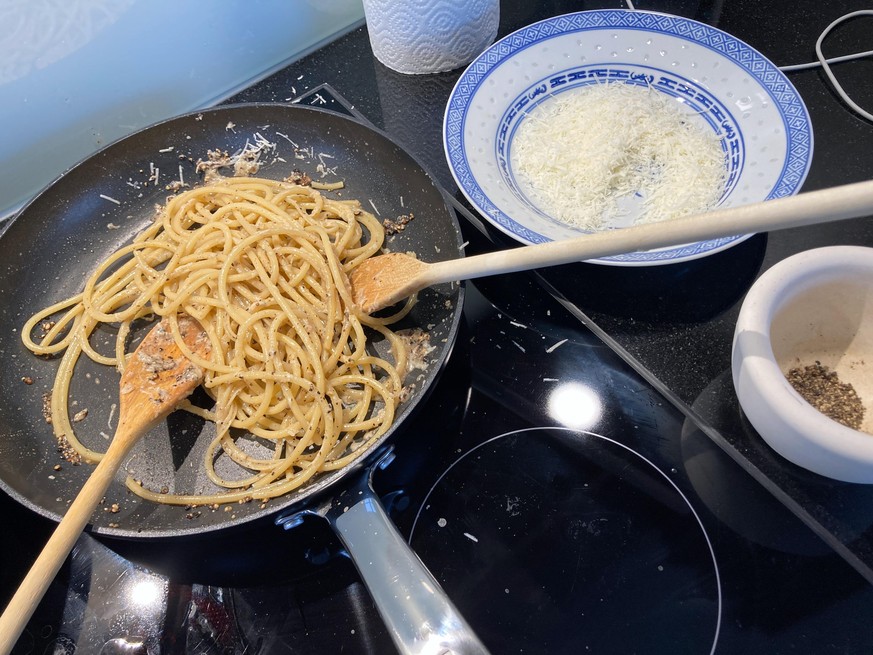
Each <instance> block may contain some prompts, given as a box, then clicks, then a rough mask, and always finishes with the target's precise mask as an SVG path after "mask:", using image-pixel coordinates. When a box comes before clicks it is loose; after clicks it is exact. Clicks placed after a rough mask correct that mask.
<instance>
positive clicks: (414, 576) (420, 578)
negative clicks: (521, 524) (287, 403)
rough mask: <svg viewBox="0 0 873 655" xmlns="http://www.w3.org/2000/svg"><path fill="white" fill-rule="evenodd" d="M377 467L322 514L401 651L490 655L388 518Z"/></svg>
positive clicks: (430, 654)
mask: <svg viewBox="0 0 873 655" xmlns="http://www.w3.org/2000/svg"><path fill="white" fill-rule="evenodd" d="M389 457H390V455H389ZM384 461H385V460H384V459H383V462H384ZM386 463H387V462H386ZM373 468H374V467H371V468H370V469H369V470H365V471H364V472H363V474H362V475H358V476H357V477H358V481H357V483H355V484H351V485H349V486H347V487H346V488H345V489H344V490H343V492H341V493H340V494H339V495H338V496H336V497H335V498H333V500H332V502H331V503H330V508H329V509H327V511H326V512H325V511H323V510H322V511H321V512H318V513H319V514H321V515H322V516H324V517H325V518H327V520H328V522H329V523H330V525H331V527H332V528H333V529H334V531H335V532H336V534H337V535H338V536H339V538H340V540H341V541H342V542H343V544H344V545H345V547H346V550H347V551H348V553H349V555H350V556H351V558H352V561H353V562H354V563H355V566H356V567H357V569H358V571H359V572H360V574H361V577H362V578H363V581H364V584H365V585H366V586H367V589H368V590H369V592H370V595H371V596H372V597H373V600H374V601H375V603H376V607H377V608H378V610H379V614H380V615H381V616H382V620H383V621H385V624H386V625H387V626H388V631H389V633H390V634H391V638H392V639H393V640H394V645H395V646H396V647H397V649H398V652H399V653H400V654H401V655H488V650H487V649H486V648H485V646H484V645H483V644H482V642H481V641H480V640H479V638H478V637H477V636H476V635H475V633H474V632H473V630H472V629H471V628H470V626H469V625H468V624H467V622H466V621H465V620H464V618H463V617H462V616H461V614H460V612H458V610H457V609H456V608H455V606H454V605H453V604H452V602H451V601H450V600H449V598H448V597H447V596H446V594H445V592H444V591H443V589H442V587H440V585H439V583H438V582H437V581H436V579H435V578H434V577H433V575H431V573H430V571H428V570H427V568H425V566H424V564H423V563H422V561H421V560H420V559H419V558H418V556H417V555H416V554H415V553H414V552H413V551H412V549H411V548H410V547H409V546H408V545H407V543H406V541H405V540H404V539H403V536H402V535H401V534H400V531H399V530H398V529H397V528H396V527H395V526H394V524H393V523H392V521H391V519H390V518H389V517H388V514H387V512H386V511H385V509H384V507H382V503H381V502H380V501H379V497H378V496H377V495H376V493H375V492H374V491H373V488H372V486H371V483H370V478H371V472H372V470H373Z"/></svg>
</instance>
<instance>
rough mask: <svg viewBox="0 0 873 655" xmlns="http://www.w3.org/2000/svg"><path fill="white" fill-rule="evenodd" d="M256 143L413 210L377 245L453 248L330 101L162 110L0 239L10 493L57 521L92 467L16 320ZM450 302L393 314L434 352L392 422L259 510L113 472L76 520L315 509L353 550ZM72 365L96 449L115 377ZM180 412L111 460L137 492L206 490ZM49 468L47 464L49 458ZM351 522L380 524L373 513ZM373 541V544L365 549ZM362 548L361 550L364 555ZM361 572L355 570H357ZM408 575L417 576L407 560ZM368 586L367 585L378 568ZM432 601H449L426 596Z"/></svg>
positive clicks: (425, 194) (448, 296)
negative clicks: (148, 497) (183, 501)
mask: <svg viewBox="0 0 873 655" xmlns="http://www.w3.org/2000/svg"><path fill="white" fill-rule="evenodd" d="M264 141H266V142H269V143H273V144H275V148H272V147H266V148H263V149H262V151H261V154H260V161H261V162H262V167H261V169H260V171H259V172H258V175H260V176H263V177H272V178H282V177H285V176H287V175H289V174H290V173H291V172H292V171H294V170H300V171H302V172H304V173H306V174H308V175H310V176H311V177H312V178H314V179H316V180H318V179H321V177H322V175H321V172H322V171H326V172H327V174H326V176H325V177H324V180H325V181H335V180H337V179H341V180H342V181H344V183H345V186H344V188H343V189H342V191H340V192H337V194H338V195H339V197H341V198H356V199H358V200H360V201H361V202H362V203H363V204H364V206H365V207H366V208H367V209H368V210H370V211H375V212H377V213H378V215H379V216H381V217H382V218H388V219H394V218H396V217H397V216H398V215H400V214H406V213H409V212H412V213H414V215H415V219H414V220H413V221H412V222H410V223H409V224H408V226H407V227H406V229H405V230H403V231H402V232H399V233H398V234H396V235H394V236H393V237H391V240H390V241H389V243H388V247H389V248H390V249H392V250H401V251H413V252H416V253H417V254H418V256H419V257H420V258H422V259H424V260H427V261H436V260H439V259H445V258H451V257H457V256H459V254H460V253H461V235H460V229H459V226H458V224H457V222H456V220H455V218H454V216H453V215H452V214H451V213H450V212H449V211H448V209H447V207H446V205H445V202H444V199H443V197H442V195H441V193H440V191H439V190H438V189H437V187H436V186H435V185H434V183H433V181H432V180H431V178H430V177H429V176H428V174H427V173H426V172H425V171H424V170H423V169H422V167H421V166H420V165H419V164H418V163H417V162H416V161H415V160H414V159H413V158H412V157H411V156H410V155H409V154H408V153H406V152H405V151H404V150H403V149H402V148H400V147H399V146H398V145H396V144H395V143H394V142H393V141H392V140H391V139H390V138H388V137H387V136H386V135H385V134H383V133H380V132H377V131H375V130H373V129H372V128H370V127H368V126H366V125H364V124H362V123H360V122H358V121H356V120H353V119H349V118H346V117H344V116H340V115H338V114H335V113H332V112H327V111H320V110H317V109H312V108H308V107H299V106H288V105H278V104H257V105H236V106H228V107H223V108H219V109H215V110H210V111H204V112H200V113H195V114H190V115H186V116H182V117H179V118H174V119H171V120H169V121H166V122H163V123H159V124H157V125H154V126H152V127H149V128H146V129H145V130H143V131H141V132H138V133H136V134H133V135H131V136H129V137H126V138H124V139H121V140H119V141H117V142H115V143H113V144H111V145H109V146H108V147H106V148H104V149H103V150H101V151H100V152H98V153H96V154H95V155H93V156H92V157H90V158H88V159H87V160H85V161H83V162H82V163H80V164H79V165H77V166H75V167H73V168H72V169H70V170H69V171H67V172H66V173H65V174H64V175H62V176H61V177H60V178H59V179H57V180H56V181H55V182H54V183H53V184H51V185H50V186H49V187H48V188H47V189H46V190H44V191H43V192H42V193H41V194H40V195H39V196H38V197H37V198H36V199H35V200H33V201H32V202H31V203H30V204H29V205H28V206H27V207H25V208H24V209H23V210H22V211H21V212H20V214H19V215H18V216H17V217H16V219H15V220H14V222H13V223H12V224H11V225H10V226H9V227H8V229H7V230H6V231H5V233H4V234H3V236H2V239H0V254H2V257H0V261H2V262H3V273H2V276H0V308H2V314H0V354H2V357H3V359H4V365H3V366H2V367H0V385H2V389H3V394H4V397H3V402H2V404H0V486H2V488H3V489H4V490H5V491H6V492H7V493H9V494H10V495H11V496H13V497H14V498H15V499H16V500H18V501H19V502H21V503H23V504H24V505H26V506H27V507H29V508H31V509H32V510H33V511H35V512H38V513H40V514H42V515H44V516H47V517H49V518H52V519H55V520H58V519H59V518H60V516H61V515H62V514H63V513H64V512H65V510H66V507H67V505H68V503H69V501H70V500H71V499H72V498H73V497H75V495H76V493H77V492H78V490H79V489H80V487H81V486H82V484H83V483H84V481H85V479H86V477H87V476H88V475H89V474H90V473H91V471H92V467H91V466H88V465H81V466H72V465H70V464H68V463H67V462H65V461H64V460H62V459H61V458H60V455H59V453H58V451H57V447H56V446H57V444H56V442H55V439H54V437H53V435H52V430H51V426H50V425H48V424H47V423H46V422H45V419H44V417H43V408H42V396H43V394H45V393H46V392H47V391H48V390H49V389H50V387H51V382H52V379H53V377H54V373H55V370H56V367H57V360H56V359H45V358H37V357H35V356H33V355H32V354H31V353H30V352H29V351H27V350H26V349H25V348H24V347H23V345H22V344H21V341H20V332H19V330H20V328H21V326H22V324H23V323H24V321H25V320H26V319H27V318H28V317H29V316H30V315H32V314H33V313H35V312H36V311H37V310H39V309H40V308H42V307H44V306H46V305H48V304H50V303H52V302H54V301H56V300H59V299H62V298H65V297H67V296H69V295H71V294H74V293H76V292H78V291H79V290H81V287H82V285H83V282H84V280H85V279H86V277H87V276H88V275H89V273H90V272H91V271H92V270H93V268H94V266H95V264H96V263H97V262H98V261H100V260H102V259H103V258H104V257H105V256H107V255H108V254H110V253H111V252H112V251H114V250H115V249H117V248H118V247H119V246H120V245H122V244H124V243H126V242H128V241H129V240H130V239H131V238H132V237H133V235H134V234H136V233H137V232H139V231H140V230H141V229H142V228H143V227H144V226H145V225H146V224H148V223H149V222H150V221H151V220H152V218H153V216H154V211H155V205H156V204H161V203H163V201H164V200H165V198H166V197H167V196H168V195H169V194H170V193H171V192H172V190H171V189H168V185H173V184H174V183H175V182H177V181H183V182H185V183H187V184H196V183H198V182H199V181H200V180H199V178H198V176H197V174H196V173H195V164H196V162H197V160H198V159H205V158H207V151H209V150H215V149H220V150H226V151H228V152H229V153H234V152H236V151H239V150H240V149H243V148H245V147H246V145H247V144H249V147H251V146H257V145H258V144H259V143H261V144H262V143H263V142H264ZM155 171H157V173H156V172H155ZM225 172H227V171H225ZM328 195H331V194H328ZM462 300H463V293H462V289H461V288H460V287H459V286H458V285H443V286H440V287H436V288H433V289H428V290H426V291H425V292H422V293H421V294H420V299H419V302H418V304H417V305H416V307H415V309H414V310H413V312H412V313H411V314H410V315H409V316H408V317H407V318H406V319H405V325H404V326H408V327H421V328H425V329H427V330H428V332H429V333H430V336H431V344H432V345H434V346H435V347H436V349H435V350H434V351H433V352H432V353H431V354H430V356H429V357H428V362H429V364H428V367H427V369H426V370H425V371H424V372H421V374H420V376H419V379H417V380H416V381H415V387H414V391H413V393H412V394H411V397H410V398H409V400H408V401H407V402H406V403H405V404H404V405H403V406H401V409H400V411H399V414H398V416H397V419H396V421H395V424H394V426H393V427H392V428H391V429H390V430H389V431H388V432H387V433H386V434H385V435H384V437H383V438H382V439H381V440H380V442H379V443H378V444H377V445H376V446H375V447H373V448H372V449H371V450H370V451H369V452H368V453H367V454H366V455H365V456H363V457H362V458H361V459H359V460H358V462H357V463H356V464H354V465H352V466H350V467H347V468H346V469H344V470H341V471H337V472H334V473H331V474H328V475H324V476H322V477H320V478H317V479H316V480H314V481H313V482H312V483H311V484H309V485H307V486H305V487H304V488H302V489H300V490H298V491H297V492H294V493H291V494H288V495H286V496H284V497H282V498H279V499H274V500H272V501H270V502H269V503H268V504H267V506H266V507H262V506H261V505H260V504H259V503H257V502H251V503H248V504H243V505H233V509H232V511H231V512H226V511H224V508H220V509H219V510H217V511H213V510H210V509H208V508H200V509H199V514H195V513H192V512H191V511H190V510H188V509H186V508H180V507H171V506H164V505H159V504H154V503H150V502H148V501H143V500H141V499H139V498H138V497H136V496H133V495H131V494H130V493H128V492H127V490H126V488H125V487H124V484H123V479H124V476H125V472H121V473H120V474H119V476H118V477H117V479H116V481H115V482H114V483H113V485H112V486H111V487H110V489H109V491H108V492H107V495H106V499H105V507H112V505H113V504H117V506H118V511H117V512H107V511H100V510H98V511H97V512H96V513H95V515H94V517H93V519H92V524H91V530H92V531H93V532H94V533H96V534H102V535H107V536H112V537H121V538H167V537H179V536H186V535H201V534H203V533H206V532H209V531H214V530H221V529H226V528H229V527H231V526H236V525H241V524H245V523H248V522H252V521H255V520H258V519H261V518H264V517H268V516H276V515H281V516H282V517H285V518H284V520H286V521H287V517H288V516H289V515H290V516H293V515H294V514H295V512H304V511H305V512H316V513H319V514H321V515H323V516H327V517H329V518H330V519H331V522H332V524H333V525H334V527H335V528H337V524H338V522H339V523H341V524H343V527H342V528H341V529H340V528H337V529H338V532H339V533H340V536H341V538H342V539H343V540H344V542H346V544H347V546H349V548H350V550H352V551H354V549H355V546H354V544H352V543H351V542H363V544H364V548H367V547H368V545H369V544H371V543H372V541H371V540H370V538H369V537H368V536H367V535H366V534H358V533H356V530H357V529H359V528H356V527H355V526H353V525H350V523H351V521H350V520H348V519H349V518H350V517H352V516H354V515H356V514H360V515H361V516H362V517H363V516H365V515H366V520H367V521H369V520H370V519H372V518H373V516H376V519H377V520H383V519H384V513H383V512H381V508H379V506H378V501H375V497H374V496H373V494H372V492H370V491H369V485H368V484H367V483H366V480H367V479H368V471H369V470H370V469H371V468H372V466H373V465H374V464H375V463H376V462H377V461H378V459H379V458H380V457H381V456H382V455H383V454H384V453H385V451H386V449H387V447H388V444H389V443H390V441H391V440H392V439H394V438H396V436H397V434H398V433H399V432H400V431H401V430H402V426H403V424H404V422H406V421H407V419H408V417H409V416H410V414H411V413H412V412H413V411H414V410H415V408H416V406H417V405H419V404H420V403H421V402H423V401H424V399H425V397H426V396H427V394H428V391H429V390H430V388H431V386H432V385H433V383H434V381H435V379H436V378H437V376H438V375H439V372H440V370H441V368H442V367H443V365H444V363H445V361H446V359H447V357H448V356H449V352H450V350H451V348H452V344H453V342H454V339H455V335H456V331H457V328H458V323H459V320H460V315H461V304H462ZM404 326H401V327H404ZM106 336H107V337H109V336H111V335H106ZM82 364H83V365H82V366H81V367H80V370H78V372H77V375H76V378H75V380H74V386H73V394H72V395H73V398H77V399H78V405H76V406H75V407H74V408H73V411H74V412H75V411H79V410H81V409H87V410H88V413H87V417H86V418H85V419H84V420H83V421H81V422H80V423H78V424H76V427H77V433H78V435H79V436H80V438H82V439H83V441H85V442H86V444H87V445H89V446H91V447H93V448H95V449H98V450H104V449H105V444H106V439H107V438H108V436H109V435H111V434H112V432H113V429H114V422H113V419H114V418H115V411H116V409H115V408H116V405H117V396H118V389H117V387H118V375H117V374H116V373H115V372H114V371H113V370H110V369H107V368H105V367H98V366H94V365H90V362H85V360H83V361H82ZM86 364H87V365H86ZM180 414H181V413H176V414H173V415H171V417H170V418H169V419H168V421H167V422H166V423H165V424H164V425H162V426H160V427H159V428H158V429H156V430H155V431H153V433H151V434H149V435H148V436H147V437H146V438H145V439H144V440H143V441H142V442H141V443H140V444H139V445H138V446H137V448H136V449H135V451H134V452H133V453H132V455H131V457H130V459H129V461H128V464H127V465H126V467H125V468H126V469H127V470H129V471H131V472H132V473H133V474H134V475H135V477H137V478H139V479H142V480H143V481H144V482H145V483H146V484H147V485H148V486H150V487H152V488H161V487H166V488H167V489H168V490H178V491H179V492H184V491H192V490H194V491H200V492H202V491H206V490H209V489H210V487H209V483H208V482H204V480H203V476H202V474H201V473H200V470H201V468H202V465H201V461H202V453H203V452H204V448H205V446H206V444H207V443H208V442H209V440H210V438H211V434H212V429H213V426H212V425H211V424H204V423H202V422H199V421H198V420H196V419H194V418H191V417H188V416H187V415H186V416H180ZM57 465H60V466H61V470H60V471H58V470H55V467H56V466H57ZM362 499H366V500H365V501H363V502H362ZM358 504H359V505H360V506H361V508H363V510H361V511H360V512H351V513H349V512H348V511H347V510H348V509H350V508H351V507H352V506H354V505H358ZM332 508H333V509H332ZM343 517H346V518H343ZM380 517H381V518H380ZM361 529H365V530H367V531H368V532H373V531H376V532H379V531H382V528H378V529H376V528H373V526H372V525H370V526H369V527H367V528H361ZM392 530H393V528H390V527H389V526H386V527H385V530H384V533H385V534H388V533H391V534H394V533H396V531H394V532H392ZM394 541H396V540H394V539H392V540H391V543H394ZM395 545H396V544H395ZM385 547H388V546H378V547H377V548H376V552H377V554H378V553H379V552H382V551H384V548H385ZM391 547H392V548H393V547H394V546H391ZM352 554H353V556H354V552H352ZM371 555H372V554H371V553H370V552H368V553H367V555H366V557H367V558H368V559H370V558H371ZM411 561H412V562H413V565H412V568H416V567H417V566H420V565H419V564H417V560H415V558H412V560H411ZM365 564H366V562H365ZM361 566H363V565H361V564H360V562H359V568H360V567H361ZM362 573H363V574H364V577H365V580H366V579H367V578H368V574H367V573H366V571H363V570H362ZM395 573H396V572H395ZM395 573H392V574H391V575H395ZM418 574H422V575H427V574H426V572H423V571H416V575H418ZM431 581H432V580H429V581H428V584H430V582H431ZM375 582H376V585H377V586H378V585H379V582H378V573H377V579H376V580H375ZM392 584H393V583H392ZM413 584H414V586H415V585H417V583H413ZM418 586H420V585H418ZM371 590H372V585H371ZM385 591H387V592H389V596H392V595H393V596H395V597H396V595H397V594H396V593H394V592H396V589H394V592H392V591H391V590H390V589H386V590H385ZM374 595H376V596H378V593H377V592H376V593H374ZM407 595H408V594H407ZM377 603H379V600H378V598H377ZM380 609H381V610H383V614H385V612H386V611H387V610H386V608H384V607H382V606H381V604H380ZM398 609H400V610H402V609H403V608H398ZM436 611H438V612H445V611H451V608H450V607H449V609H448V610H446V608H445V607H442V606H440V607H439V608H437V610H436ZM406 620H407V619H401V622H402V621H406ZM409 620H412V621H413V623H415V624H416V625H414V626H410V627H409V629H408V630H406V629H404V628H402V627H398V626H397V625H394V624H393V623H392V621H391V620H389V624H392V634H394V636H395V637H396V638H397V640H398V644H400V642H401V641H402V640H403V636H402V635H399V634H398V633H402V632H404V631H406V632H411V635H410V636H411V637H412V638H415V637H420V635H418V634H417V633H416V631H417V630H418V627H416V626H420V625H421V624H422V623H423V621H421V620H420V619H409ZM461 623H462V624H463V622H462V621H461ZM436 630H437V631H438V632H439V631H440V630H441V628H440V627H439V626H437V628H436ZM401 650H404V647H402V646H401ZM410 652H411V651H410ZM421 652H426V651H421Z"/></svg>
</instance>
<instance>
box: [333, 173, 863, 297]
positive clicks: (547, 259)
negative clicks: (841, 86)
mask: <svg viewBox="0 0 873 655" xmlns="http://www.w3.org/2000/svg"><path fill="white" fill-rule="evenodd" d="M870 213H873V181H867V182H857V183H855V184H847V185H844V186H839V187H833V188H831V189H824V190H821V191H811V192H808V193H802V194H799V195H796V196H789V197H785V198H779V199H777V200H767V201H764V202H759V203H754V204H751V205H744V206H742V207H734V208H730V209H719V210H715V211H711V212H707V213H705V214H697V215H694V216H687V217H684V218H678V219H675V220H672V221H666V222H662V223H649V224H643V225H635V226H632V227H627V228H622V229H616V230H607V231H604V232H595V233H592V234H586V235H584V236H581V237H577V238H574V239H566V240H563V241H551V242H549V243H542V244H538V245H535V246H524V247H521V248H512V249H509V250H502V251H498V252H491V253H486V254H483V255H474V256H472V257H465V258H462V259H454V260H448V261H442V262H436V263H433V264H428V263H425V262H422V261H419V260H418V259H416V258H415V257H412V256H410V255H405V254H402V253H389V254H386V255H379V256H378V257H372V258H370V259H368V260H366V261H364V262H363V263H362V264H361V265H360V266H358V267H357V268H356V269H355V270H354V271H353V272H352V274H351V278H350V281H351V284H352V295H353V298H354V300H355V302H356V303H357V305H358V306H359V307H360V308H361V309H362V310H363V311H364V312H366V313H368V314H370V313H372V312H375V311H378V310H379V309H382V308H384V307H388V306H389V305H393V304H394V303H396V302H398V301H399V300H402V299H403V298H405V297H407V296H409V295H411V294H413V293H415V292H416V291H420V290H421V289H424V288H425V287H429V286H431V285H434V284H439V283H442V282H452V281H456V280H469V279H474V278H477V277H484V276H486V275H497V274H499V273H512V272H514V271H524V270H530V269H534V268H540V267H543V266H555V265H558V264H567V263H570V262H578V261H582V260H586V259H593V258H596V257H608V256H611V255H618V254H623V253H629V252H637V251H640V250H650V249H652V248H663V247H666V246H675V245H679V244H683V243H694V242H696V241H706V240H708V239H717V238H721V237H728V236H733V235H736V234H749V233H753V232H766V231H770V230H778V229H783V228H788V227H799V226H802V225H811V224H814V223H825V222H829V221H838V220H843V219H846V218H855V217H858V216H865V215H868V214H870Z"/></svg>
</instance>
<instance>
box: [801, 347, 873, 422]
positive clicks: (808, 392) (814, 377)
mask: <svg viewBox="0 0 873 655" xmlns="http://www.w3.org/2000/svg"><path fill="white" fill-rule="evenodd" d="M786 378H787V379H788V382H789V383H790V384H791V386H792V387H794V389H795V390H796V391H797V393H799V394H800V395H801V396H803V398H804V400H806V401H807V402H808V403H809V404H810V405H812V406H813V407H815V408H816V409H817V410H818V411H820V412H821V413H822V414H824V415H825V416H827V417H828V418H830V419H833V420H834V421H837V422H838V423H841V424H843V425H845V426H846V427H849V428H852V429H853V430H859V429H860V428H861V424H862V423H863V422H864V403H863V402H862V401H861V398H860V397H859V396H858V392H857V391H855V388H854V387H853V386H852V385H851V384H849V383H846V382H843V381H841V380H840V378H839V376H838V375H837V372H836V371H833V370H831V369H830V368H828V367H827V366H824V365H823V364H822V363H821V362H819V361H816V362H815V364H808V365H807V366H803V367H800V366H798V367H795V368H792V369H791V370H790V371H788V374H787V375H786Z"/></svg>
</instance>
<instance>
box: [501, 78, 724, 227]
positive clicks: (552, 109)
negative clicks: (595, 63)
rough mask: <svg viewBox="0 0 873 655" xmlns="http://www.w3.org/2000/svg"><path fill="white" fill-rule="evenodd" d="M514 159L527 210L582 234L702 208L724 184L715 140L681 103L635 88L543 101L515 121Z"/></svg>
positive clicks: (601, 88) (600, 88)
mask: <svg viewBox="0 0 873 655" xmlns="http://www.w3.org/2000/svg"><path fill="white" fill-rule="evenodd" d="M689 119H690V120H689ZM511 158H512V165H513V168H514V170H515V171H516V173H517V175H518V179H519V183H520V185H521V187H522V191H524V193H526V194H527V196H528V197H529V198H530V200H531V201H532V202H534V204H536V205H537V206H539V207H540V208H542V209H543V210H544V211H545V212H546V213H547V214H549V215H550V216H552V217H554V218H556V219H558V220H560V221H563V222H565V223H568V224H570V225H573V226H575V227H579V228H582V229H585V230H596V229H598V228H603V227H607V226H617V225H621V224H628V223H630V222H637V223H643V222H655V221H662V220H668V219H671V218H677V217H679V216H684V215H687V214H691V213H696V212H702V211H706V210H708V209H711V208H712V207H714V206H715V204H716V203H717V202H718V200H719V198H720V197H721V194H722V192H723V190H724V184H725V170H726V168H725V154H724V152H723V150H722V147H721V143H720V137H719V135H717V134H716V133H715V132H714V131H713V130H712V129H710V128H709V126H708V125H706V123H705V122H704V121H703V120H696V119H695V117H694V116H693V115H691V114H689V111H688V108H687V107H685V106H684V105H682V103H680V102H677V101H676V100H675V99H673V98H671V97H669V96H667V95H665V94H663V93H661V92H659V91H655V90H653V89H650V88H647V87H640V86H636V85H632V84H623V83H616V84H597V85H591V86H588V87H584V88H582V89H578V90H575V91H571V92H565V93H562V94H560V95H558V96H555V97H554V98H552V99H550V100H548V101H545V102H543V103H542V104H541V105H540V106H538V107H537V108H536V109H535V110H533V111H532V112H531V113H530V114H529V115H528V116H527V117H526V118H525V119H524V120H523V121H522V123H521V124H520V125H519V127H518V131H517V133H516V135H515V138H514V140H513V143H512V153H511Z"/></svg>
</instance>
